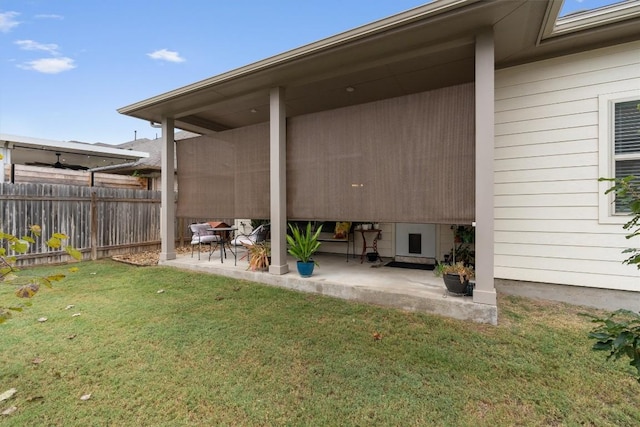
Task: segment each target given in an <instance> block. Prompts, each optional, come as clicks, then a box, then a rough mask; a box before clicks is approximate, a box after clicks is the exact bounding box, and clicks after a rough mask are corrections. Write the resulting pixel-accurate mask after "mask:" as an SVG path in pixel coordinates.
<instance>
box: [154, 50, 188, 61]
mask: <svg viewBox="0 0 640 427" xmlns="http://www.w3.org/2000/svg"><path fill="white" fill-rule="evenodd" d="M147 56H149V57H150V58H153V59H159V60H161V61H169V62H184V61H185V59H184V58H182V57H181V56H180V54H179V53H178V52H174V51H172V50H167V49H160V50H156V51H155V52H151V53H147Z"/></svg>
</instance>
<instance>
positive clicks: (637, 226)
mask: <svg viewBox="0 0 640 427" xmlns="http://www.w3.org/2000/svg"><path fill="white" fill-rule="evenodd" d="M600 181H609V182H612V183H613V186H612V187H611V188H609V189H608V190H607V191H605V194H609V193H614V194H615V197H616V201H618V202H619V203H622V204H623V205H624V206H628V208H629V210H630V212H631V215H632V217H631V218H630V219H629V221H627V223H626V224H624V225H623V226H622V228H623V229H625V230H627V231H628V234H627V235H626V236H625V237H626V238H627V239H631V238H633V237H637V236H640V179H638V178H636V177H635V176H633V175H629V176H627V177H624V178H600ZM622 253H627V254H631V255H630V256H629V258H627V259H626V260H624V261H623V262H622V263H623V264H629V265H632V264H635V265H636V267H638V269H639V270H640V248H628V249H625V250H624V251H622Z"/></svg>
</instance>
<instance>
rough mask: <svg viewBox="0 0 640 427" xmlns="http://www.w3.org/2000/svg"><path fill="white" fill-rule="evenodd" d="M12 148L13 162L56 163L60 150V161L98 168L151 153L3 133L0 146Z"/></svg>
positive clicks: (0, 135) (133, 159)
mask: <svg viewBox="0 0 640 427" xmlns="http://www.w3.org/2000/svg"><path fill="white" fill-rule="evenodd" d="M2 146H5V147H6V148H9V149H11V163H13V164H29V163H32V164H36V163H42V164H43V165H45V164H53V163H55V162H56V155H55V153H60V154H61V156H60V162H61V163H63V164H68V165H81V166H83V167H86V168H95V167H99V166H107V165H113V164H119V163H127V162H131V161H136V160H138V159H142V158H147V157H149V154H148V153H145V152H142V151H133V150H123V149H120V148H113V147H107V146H101V145H94V144H85V143H81V142H68V141H52V140H48V139H40V138H30V137H24V136H16V135H7V134H0V147H2Z"/></svg>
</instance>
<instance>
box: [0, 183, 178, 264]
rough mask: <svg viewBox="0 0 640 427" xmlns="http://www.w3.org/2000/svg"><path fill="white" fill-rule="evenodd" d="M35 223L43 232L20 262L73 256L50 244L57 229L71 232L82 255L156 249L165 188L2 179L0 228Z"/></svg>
mask: <svg viewBox="0 0 640 427" xmlns="http://www.w3.org/2000/svg"><path fill="white" fill-rule="evenodd" d="M180 222H182V221H180ZM34 224H37V225H40V226H41V227H42V236H41V238H39V239H37V240H36V244H35V245H31V247H30V248H29V252H28V253H27V254H25V255H21V256H19V257H18V262H19V264H20V265H34V264H45V263H52V262H63V261H66V260H68V259H69V258H68V256H67V255H66V253H64V252H63V251H60V250H53V249H50V248H48V247H47V246H46V244H45V242H46V239H47V238H48V237H50V236H51V234H52V233H63V234H66V235H67V236H69V239H68V240H67V242H66V243H68V244H69V245H71V246H73V247H74V248H76V249H78V250H80V251H81V252H82V254H83V259H97V258H103V257H109V256H112V255H117V254H121V253H130V252H140V251H145V250H151V249H153V250H155V249H158V248H159V247H160V192H159V191H148V190H132V189H122V188H100V187H85V186H76V185H58V184H35V183H33V184H10V183H0V231H3V232H5V233H10V234H13V235H15V236H23V235H25V234H26V232H27V230H28V229H29V226H31V225H34ZM176 231H177V234H178V230H176ZM3 244H4V243H3ZM5 247H6V246H5Z"/></svg>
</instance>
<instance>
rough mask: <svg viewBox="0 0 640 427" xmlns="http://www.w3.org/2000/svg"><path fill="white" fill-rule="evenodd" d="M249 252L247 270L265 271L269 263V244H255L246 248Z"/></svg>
mask: <svg viewBox="0 0 640 427" xmlns="http://www.w3.org/2000/svg"><path fill="white" fill-rule="evenodd" d="M247 250H248V251H249V268H248V269H250V270H253V271H265V270H267V269H268V268H269V264H270V263H271V245H270V244H269V242H266V241H264V242H257V243H254V244H253V245H251V246H247Z"/></svg>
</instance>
